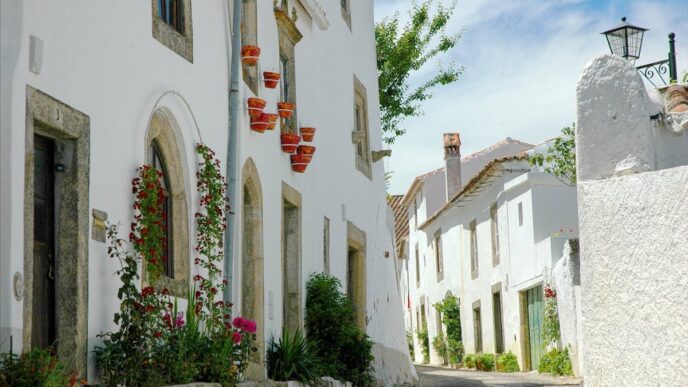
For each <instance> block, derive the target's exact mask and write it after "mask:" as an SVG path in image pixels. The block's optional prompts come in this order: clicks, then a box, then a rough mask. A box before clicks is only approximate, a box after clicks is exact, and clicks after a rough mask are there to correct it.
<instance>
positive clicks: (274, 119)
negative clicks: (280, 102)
mask: <svg viewBox="0 0 688 387" xmlns="http://www.w3.org/2000/svg"><path fill="white" fill-rule="evenodd" d="M264 114H266V115H267V116H268V122H269V124H268V130H273V129H275V125H277V119H278V118H279V116H278V115H277V114H273V113H264Z"/></svg>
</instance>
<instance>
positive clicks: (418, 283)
mask: <svg viewBox="0 0 688 387" xmlns="http://www.w3.org/2000/svg"><path fill="white" fill-rule="evenodd" d="M415 253H416V288H419V287H420V253H419V250H418V242H416V251H415Z"/></svg>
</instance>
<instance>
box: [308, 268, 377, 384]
mask: <svg viewBox="0 0 688 387" xmlns="http://www.w3.org/2000/svg"><path fill="white" fill-rule="evenodd" d="M305 327H306V336H307V337H308V339H309V340H313V341H315V342H317V348H318V353H319V355H320V356H321V357H322V359H323V374H325V375H329V376H332V377H334V378H335V379H339V380H346V381H350V382H353V383H354V385H367V384H370V383H372V381H373V372H374V368H373V360H374V358H373V354H372V347H373V343H372V341H371V340H370V338H369V337H368V335H366V334H365V333H364V332H363V331H362V330H361V329H360V328H359V327H358V326H357V325H356V320H355V317H354V311H353V306H352V305H351V301H350V299H349V297H348V296H347V295H346V294H344V293H343V292H342V291H341V282H340V281H339V279H338V278H336V277H333V276H330V275H327V274H325V273H315V274H313V275H312V276H311V277H310V279H309V280H308V282H307V283H306V318H305Z"/></svg>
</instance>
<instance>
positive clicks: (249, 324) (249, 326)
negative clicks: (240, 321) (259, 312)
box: [244, 320, 257, 333]
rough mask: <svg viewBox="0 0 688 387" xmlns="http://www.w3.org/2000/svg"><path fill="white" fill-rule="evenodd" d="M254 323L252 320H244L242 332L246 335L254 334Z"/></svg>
mask: <svg viewBox="0 0 688 387" xmlns="http://www.w3.org/2000/svg"><path fill="white" fill-rule="evenodd" d="M256 328H257V326H256V322H255V321H253V320H244V330H245V331H246V332H248V333H256Z"/></svg>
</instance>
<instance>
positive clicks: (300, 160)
mask: <svg viewBox="0 0 688 387" xmlns="http://www.w3.org/2000/svg"><path fill="white" fill-rule="evenodd" d="M308 163H310V156H307V155H291V169H292V171H294V172H298V173H304V172H306V168H307V167H308Z"/></svg>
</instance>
